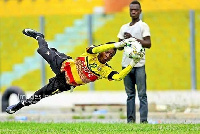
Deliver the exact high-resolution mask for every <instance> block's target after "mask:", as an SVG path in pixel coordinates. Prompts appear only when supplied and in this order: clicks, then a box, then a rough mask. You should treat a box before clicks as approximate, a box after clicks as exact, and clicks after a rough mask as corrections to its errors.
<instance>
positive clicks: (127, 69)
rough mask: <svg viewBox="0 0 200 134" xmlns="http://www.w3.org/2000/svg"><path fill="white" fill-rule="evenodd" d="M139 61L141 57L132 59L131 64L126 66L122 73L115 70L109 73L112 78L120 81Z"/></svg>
mask: <svg viewBox="0 0 200 134" xmlns="http://www.w3.org/2000/svg"><path fill="white" fill-rule="evenodd" d="M138 62H139V59H135V60H132V61H131V62H130V64H129V65H128V66H127V67H126V68H124V69H123V70H122V71H121V72H120V73H115V72H114V71H113V72H112V73H111V74H110V75H109V79H110V80H115V81H120V80H122V79H124V77H125V76H126V75H127V74H128V73H129V72H130V71H131V70H132V68H133V67H134V66H135V65H136V64H137V63H138Z"/></svg>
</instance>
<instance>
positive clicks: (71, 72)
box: [61, 44, 132, 86]
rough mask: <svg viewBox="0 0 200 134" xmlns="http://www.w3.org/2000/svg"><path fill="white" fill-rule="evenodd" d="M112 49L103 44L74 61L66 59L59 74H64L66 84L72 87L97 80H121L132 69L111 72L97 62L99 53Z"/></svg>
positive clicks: (108, 68)
mask: <svg viewBox="0 0 200 134" xmlns="http://www.w3.org/2000/svg"><path fill="white" fill-rule="evenodd" d="M113 48H114V44H105V45H101V46H98V47H89V48H87V49H86V52H85V53H83V54H82V55H80V56H79V57H77V58H76V59H75V60H72V59H68V60H65V61H64V62H63V63H62V66H61V72H63V71H64V72H65V78H66V83H67V84H69V85H73V86H79V85H84V84H86V83H89V82H93V81H95V80H98V79H102V78H105V79H109V80H121V79H123V78H124V77H125V76H126V75H127V74H128V73H129V72H130V70H131V69H132V66H127V67H126V68H125V69H123V70H122V71H121V72H120V73H118V72H117V71H115V70H113V69H112V68H111V67H110V66H109V65H108V64H107V63H106V64H102V63H100V62H99V60H98V57H97V56H98V55H99V53H101V52H104V51H107V50H110V49H113Z"/></svg>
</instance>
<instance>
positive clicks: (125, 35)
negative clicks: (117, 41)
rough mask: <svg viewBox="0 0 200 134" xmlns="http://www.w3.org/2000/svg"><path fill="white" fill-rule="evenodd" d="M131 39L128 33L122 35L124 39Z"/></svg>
mask: <svg viewBox="0 0 200 134" xmlns="http://www.w3.org/2000/svg"><path fill="white" fill-rule="evenodd" d="M131 37H132V35H131V34H130V33H128V32H125V33H124V39H128V38H131Z"/></svg>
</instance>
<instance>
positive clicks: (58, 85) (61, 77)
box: [24, 37, 71, 106]
mask: <svg viewBox="0 0 200 134" xmlns="http://www.w3.org/2000/svg"><path fill="white" fill-rule="evenodd" d="M37 40H38V44H39V48H38V50H37V52H38V53H39V54H40V55H41V56H42V57H43V58H44V59H45V60H46V61H47V62H48V63H49V65H50V67H51V69H52V71H53V72H54V73H55V74H56V76H55V77H53V78H51V79H49V83H48V84H47V85H45V86H44V87H42V88H41V89H39V90H38V91H36V92H35V93H34V94H33V95H32V96H31V97H30V98H29V99H27V100H26V101H24V105H25V106H29V105H31V104H35V103H37V102H38V101H40V100H41V99H42V98H45V97H48V96H51V95H54V94H57V93H60V92H63V91H67V90H70V89H71V85H68V84H66V80H65V74H64V72H63V73H61V72H60V68H61V65H62V62H63V61H64V60H66V59H70V58H71V57H69V56H67V55H65V54H64V53H60V52H58V51H57V50H56V49H55V48H48V44H47V42H46V41H45V40H44V39H43V38H41V37H39V38H38V39H37Z"/></svg>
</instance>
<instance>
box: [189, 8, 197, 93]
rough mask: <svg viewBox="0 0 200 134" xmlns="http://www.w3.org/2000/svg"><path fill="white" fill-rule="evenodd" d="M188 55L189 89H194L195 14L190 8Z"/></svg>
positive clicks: (195, 82)
mask: <svg viewBox="0 0 200 134" xmlns="http://www.w3.org/2000/svg"><path fill="white" fill-rule="evenodd" d="M190 57H191V90H196V88H197V87H196V85H197V80H196V59H195V14H194V10H190Z"/></svg>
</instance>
